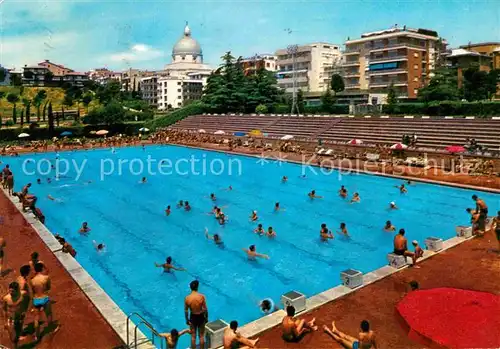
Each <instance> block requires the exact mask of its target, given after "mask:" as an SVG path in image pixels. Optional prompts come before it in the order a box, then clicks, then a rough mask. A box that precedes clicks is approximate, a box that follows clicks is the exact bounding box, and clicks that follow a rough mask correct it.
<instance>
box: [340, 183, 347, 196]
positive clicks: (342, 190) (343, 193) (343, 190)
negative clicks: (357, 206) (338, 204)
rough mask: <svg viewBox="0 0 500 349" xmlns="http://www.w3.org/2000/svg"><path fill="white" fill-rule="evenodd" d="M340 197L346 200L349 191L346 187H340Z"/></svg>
mask: <svg viewBox="0 0 500 349" xmlns="http://www.w3.org/2000/svg"><path fill="white" fill-rule="evenodd" d="M339 195H340V197H341V198H344V199H345V198H346V197H347V189H346V188H345V187H344V186H341V187H340V190H339Z"/></svg>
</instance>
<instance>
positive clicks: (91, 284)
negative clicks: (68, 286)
mask: <svg viewBox="0 0 500 349" xmlns="http://www.w3.org/2000/svg"><path fill="white" fill-rule="evenodd" d="M2 192H3V195H4V196H5V197H6V198H7V199H8V200H9V201H10V202H11V203H12V204H13V205H14V207H15V208H16V209H17V210H18V211H19V213H21V215H22V216H23V217H24V219H25V221H26V222H27V223H28V224H29V225H30V226H31V228H32V229H33V230H34V231H35V232H36V233H37V235H38V237H39V238H40V239H41V240H42V241H43V243H44V244H45V245H46V246H47V248H48V249H49V250H50V252H52V254H53V255H54V256H55V258H56V259H57V260H58V261H59V263H61V265H62V267H63V268H64V269H65V270H66V271H67V272H68V274H69V275H70V276H71V278H72V279H73V280H74V281H75V282H76V284H77V285H78V287H79V288H80V290H81V291H82V292H83V293H84V294H85V296H86V297H87V298H88V299H89V300H90V302H91V303H92V304H93V305H94V307H95V308H96V309H97V311H98V312H99V314H101V316H102V317H103V318H104V320H105V321H106V322H107V323H108V324H109V326H110V327H111V328H112V329H113V330H114V331H115V332H116V333H117V334H118V336H119V337H120V339H121V340H122V341H123V343H124V344H125V345H126V346H127V348H128V347H129V344H130V343H127V318H128V317H127V315H126V314H125V313H124V312H123V310H122V309H121V308H120V307H119V306H118V305H117V304H116V303H115V302H114V301H113V299H112V298H111V297H110V296H109V295H108V294H107V293H106V292H105V291H104V290H103V289H102V287H101V286H99V284H98V283H97V282H96V281H95V280H94V278H92V276H91V275H90V274H89V273H88V272H87V270H85V268H84V267H83V266H82V265H81V264H80V263H79V262H78V261H77V260H76V259H74V258H73V257H71V256H70V255H69V254H67V253H63V252H62V251H61V244H60V243H59V241H57V239H56V238H55V237H54V235H53V234H52V233H51V232H50V231H49V229H48V228H47V227H46V226H45V225H44V224H42V223H41V222H40V221H39V220H38V219H37V218H35V216H34V214H33V213H31V212H24V211H23V210H22V205H21V203H19V202H15V201H14V198H13V197H12V196H10V195H9V194H8V192H7V190H6V189H3V188H2ZM130 324H131V326H129V329H128V333H129V339H132V340H133V339H134V329H135V326H136V324H135V323H134V322H133V321H130ZM136 347H137V348H140V349H155V348H156V347H155V346H154V345H153V344H152V343H151V342H150V341H149V339H148V338H147V337H146V336H145V335H144V333H143V332H142V331H141V330H140V329H137V346H136Z"/></svg>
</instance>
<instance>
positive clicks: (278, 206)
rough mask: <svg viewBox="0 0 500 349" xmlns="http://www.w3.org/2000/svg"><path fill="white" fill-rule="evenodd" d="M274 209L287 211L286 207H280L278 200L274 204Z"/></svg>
mask: <svg viewBox="0 0 500 349" xmlns="http://www.w3.org/2000/svg"><path fill="white" fill-rule="evenodd" d="M274 210H275V211H285V209H284V208H281V207H280V203H279V202H277V203H275V204H274Z"/></svg>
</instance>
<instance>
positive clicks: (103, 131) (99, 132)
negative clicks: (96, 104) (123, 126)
mask: <svg viewBox="0 0 500 349" xmlns="http://www.w3.org/2000/svg"><path fill="white" fill-rule="evenodd" d="M108 133H109V131H108V130H99V131H97V132H96V133H95V134H96V135H98V136H104V135H107V134H108Z"/></svg>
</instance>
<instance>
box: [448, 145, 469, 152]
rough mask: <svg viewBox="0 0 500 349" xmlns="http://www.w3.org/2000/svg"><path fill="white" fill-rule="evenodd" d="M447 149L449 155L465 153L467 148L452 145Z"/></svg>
mask: <svg viewBox="0 0 500 349" xmlns="http://www.w3.org/2000/svg"><path fill="white" fill-rule="evenodd" d="M445 149H446V151H447V152H449V153H463V152H464V151H465V148H464V147H462V146H461V145H450V146H448V147H446V148H445Z"/></svg>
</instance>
